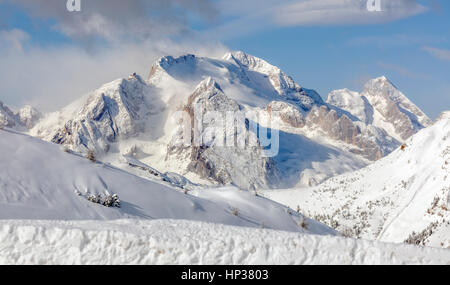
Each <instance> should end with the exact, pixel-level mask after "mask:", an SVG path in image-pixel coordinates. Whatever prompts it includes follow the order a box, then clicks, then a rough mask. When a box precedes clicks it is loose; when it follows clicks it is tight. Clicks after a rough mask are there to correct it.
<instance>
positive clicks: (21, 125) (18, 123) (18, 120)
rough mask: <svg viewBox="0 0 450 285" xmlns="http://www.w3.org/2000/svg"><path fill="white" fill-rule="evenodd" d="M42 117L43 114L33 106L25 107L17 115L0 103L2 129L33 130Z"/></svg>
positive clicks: (0, 125) (0, 124)
mask: <svg viewBox="0 0 450 285" xmlns="http://www.w3.org/2000/svg"><path fill="white" fill-rule="evenodd" d="M41 117H42V114H41V113H40V112H39V111H38V110H36V109H34V108H33V107H31V106H25V107H23V108H22V109H20V110H19V111H18V112H17V113H14V112H13V111H12V110H11V109H10V108H8V106H6V105H5V104H3V103H2V102H1V101H0V128H1V127H8V128H15V129H20V130H26V129H31V128H32V127H34V126H35V125H36V123H37V122H38V121H39V120H40V119H41Z"/></svg>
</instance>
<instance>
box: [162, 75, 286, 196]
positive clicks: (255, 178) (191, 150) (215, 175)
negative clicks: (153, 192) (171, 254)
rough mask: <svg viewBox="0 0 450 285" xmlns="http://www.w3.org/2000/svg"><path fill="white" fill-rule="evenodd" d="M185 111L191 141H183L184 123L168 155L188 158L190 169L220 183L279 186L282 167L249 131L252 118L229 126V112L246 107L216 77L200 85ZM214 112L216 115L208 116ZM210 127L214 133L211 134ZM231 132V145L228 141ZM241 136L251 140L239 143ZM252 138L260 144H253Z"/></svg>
mask: <svg viewBox="0 0 450 285" xmlns="http://www.w3.org/2000/svg"><path fill="white" fill-rule="evenodd" d="M183 110H184V111H185V112H186V113H187V114H188V115H189V120H190V122H189V123H190V124H189V125H190V130H189V131H190V135H191V137H190V141H189V143H187V144H184V145H183V144H180V143H179V141H180V137H182V136H183V131H184V130H183V128H184V127H185V125H184V124H180V126H179V129H178V130H177V131H176V132H175V135H174V137H173V138H172V143H171V144H169V146H168V152H167V155H168V156H172V157H173V156H176V157H178V159H179V160H184V159H186V158H187V159H188V160H189V164H188V166H187V171H190V172H194V173H197V174H198V175H199V176H201V177H202V178H204V179H209V180H212V181H214V182H216V183H219V184H234V185H237V186H238V187H240V188H244V189H255V188H261V187H264V188H268V187H271V186H272V185H276V183H277V182H278V180H279V173H278V169H277V167H276V165H275V163H274V161H273V160H272V159H271V158H269V157H265V156H264V155H263V151H264V149H263V148H262V147H260V146H259V143H258V142H257V141H258V138H257V135H256V134H254V133H252V132H250V131H249V128H248V121H247V122H246V120H245V118H243V120H241V121H238V120H234V119H233V121H232V124H231V125H227V122H230V121H227V115H230V114H233V115H236V114H238V113H239V112H240V111H242V110H243V107H242V106H240V105H239V104H238V103H237V102H236V101H234V100H231V99H230V98H228V97H227V96H226V95H225V94H224V92H223V90H222V89H221V87H220V86H219V85H218V84H217V83H216V82H215V81H214V80H213V79H212V78H210V77H209V78H207V79H205V80H204V81H202V82H201V83H200V84H199V85H198V86H197V88H196V89H195V91H194V93H193V94H191V95H190V96H189V97H188V99H187V103H186V105H184V106H183ZM211 114H212V115H214V116H213V117H209V118H207V116H209V115H211ZM233 118H235V117H233ZM218 121H220V123H219V122H218ZM218 123H219V124H218ZM208 128H210V129H211V130H214V132H213V133H208V131H207V130H208ZM229 135H231V137H232V139H231V140H230V141H231V144H229V142H227V141H226V139H227V136H229ZM239 136H243V137H242V138H243V139H244V140H246V141H247V143H246V142H243V144H242V145H239V142H238V140H239ZM251 139H254V140H255V141H256V142H257V144H256V145H253V146H251V145H249V144H248V141H249V140H251Z"/></svg>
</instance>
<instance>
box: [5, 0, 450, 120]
mask: <svg viewBox="0 0 450 285" xmlns="http://www.w3.org/2000/svg"><path fill="white" fill-rule="evenodd" d="M81 1H82V2H81V3H82V12H72V13H69V12H68V11H67V10H66V8H65V5H66V1H65V0H49V1H43V0H37V1H30V0H17V1H9V0H0V19H2V20H0V51H1V52H2V53H1V54H0V63H1V61H3V63H4V64H3V65H0V78H3V79H0V100H2V101H5V103H7V104H8V103H9V104H11V105H13V106H19V105H21V104H24V103H30V104H34V105H39V106H38V107H41V108H44V109H45V108H46V106H49V107H48V109H52V108H57V107H61V106H62V105H64V104H67V103H69V102H70V101H71V100H73V99H74V98H75V97H77V96H79V95H80V94H82V93H84V92H87V91H89V90H90V89H92V88H95V87H97V86H98V85H100V84H102V83H105V82H106V81H108V80H113V79H115V76H125V74H127V73H128V72H130V71H131V72H132V71H138V72H143V73H145V72H146V71H147V69H149V68H150V66H151V64H152V60H154V58H156V57H157V56H160V55H163V54H165V53H173V54H175V55H177V54H180V53H183V52H197V53H199V54H201V55H211V56H218V55H220V54H221V53H222V52H223V51H225V50H227V49H231V50H243V51H245V52H247V53H250V54H253V55H255V56H258V57H261V58H263V59H265V60H267V61H269V62H270V63H272V64H274V65H277V66H279V67H280V68H281V69H283V70H284V71H286V72H287V73H288V74H289V75H291V76H292V77H293V78H294V79H295V80H296V81H297V82H298V83H299V84H301V85H302V86H305V87H307V88H313V89H316V90H317V91H318V92H319V93H320V94H321V95H322V96H323V97H326V96H327V94H328V93H329V92H330V91H331V90H333V89H340V88H345V87H347V88H350V89H353V90H356V91H360V90H361V89H362V88H363V85H364V83H365V82H366V81H368V80H369V79H370V78H374V77H378V76H381V75H386V76H387V77H388V78H389V79H390V80H391V81H392V82H393V83H394V84H395V85H397V87H399V89H400V90H401V91H403V92H404V93H405V94H406V95H407V96H408V97H409V98H410V99H411V100H413V102H415V103H416V104H417V105H418V106H419V107H420V108H422V109H423V110H424V111H425V112H426V113H427V114H429V116H430V117H432V118H435V117H437V115H438V114H439V113H440V112H441V111H443V110H448V109H450V79H449V74H450V17H449V13H450V1H438V0H436V1H431V0H429V1H414V0H391V1H388V0H380V1H382V2H381V4H382V7H383V11H382V12H370V13H369V12H368V11H366V10H364V9H365V6H364V5H365V0H315V1H314V2H313V1H312V0H303V1H302V0H299V1H290V0H289V1H273V0H268V1H256V0H247V1H244V0H241V1H235V0H228V1H217V0H216V1H207V0H192V1H188V2H189V4H186V2H180V0H170V1H162V0H158V1H145V2H144V1H141V0H132V1H116V0H110V1H109V2H108V1H106V2H105V1H102V0H97V1H95V0H91V1H92V3H94V4H91V3H86V0H84V1H83V0H81ZM107 3H109V4H107ZM149 3H150V4H149ZM167 3H169V4H167ZM392 3H393V4H392ZM125 9H126V10H125ZM123 11H127V12H123ZM77 13H78V14H77ZM55 69H61V70H60V71H58V73H63V74H64V72H66V76H64V75H61V74H57V75H55V74H54V70H55ZM48 73H50V75H49V74H48ZM54 78H57V79H58V80H53V81H52V79H54ZM70 78H72V79H73V82H75V83H74V84H73V86H70V87H68V86H69V84H70V82H71V81H70ZM2 80H3V82H2ZM55 81H56V82H55ZM18 86H19V87H18ZM77 94H78V95H77ZM41 98H46V99H48V100H41ZM44 101H45V103H43V102H44ZM47 101H51V103H49V102H47Z"/></svg>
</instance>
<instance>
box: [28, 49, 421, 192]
mask: <svg viewBox="0 0 450 285" xmlns="http://www.w3.org/2000/svg"><path fill="white" fill-rule="evenodd" d="M383 90H384V89H383ZM389 90H390V89H389ZM389 92H390V91H389ZM389 92H388V93H389ZM391 93H395V92H394V91H392V92H391ZM383 94H384V93H383ZM389 94H390V93H389ZM399 94H400V93H399ZM399 94H397V93H395V94H394V95H395V96H396V97H395V96H394V95H392V94H391V95H392V96H391V95H389V96H391V97H392V98H394V97H395V98H397V97H398V98H400V97H401V96H400V95H399ZM402 96H403V95H402ZM334 97H336V98H335V100H334V101H336V102H334V101H332V100H331V99H330V100H329V102H328V103H325V102H324V101H323V100H322V98H321V97H320V96H319V95H318V94H317V93H316V92H315V91H313V90H310V89H306V88H304V87H302V86H300V85H299V84H298V83H296V82H294V80H293V79H292V78H291V77H290V76H288V75H287V74H285V73H284V72H283V71H281V70H280V69H279V68H278V67H275V66H273V65H271V64H269V63H268V62H266V61H264V60H262V59H259V58H257V57H254V56H251V55H248V54H245V53H243V52H231V53H227V54H226V55H224V57H223V58H221V59H213V58H207V57H197V56H195V55H185V56H180V57H178V58H174V57H172V56H165V57H162V58H160V59H159V60H157V61H156V62H155V63H154V64H153V66H152V68H151V70H150V74H149V76H148V79H147V81H144V80H143V79H142V78H141V77H140V76H139V75H136V74H133V75H131V76H130V77H129V78H127V79H119V80H115V81H113V82H111V83H108V84H105V85H103V86H102V87H100V88H99V89H97V90H95V91H93V92H92V93H91V94H88V95H87V96H85V97H83V98H81V99H79V100H78V101H76V102H74V103H72V104H70V105H69V106H67V107H65V108H63V109H62V110H61V111H59V112H56V113H52V114H47V115H46V116H45V118H44V119H42V120H41V121H40V123H39V124H38V125H37V126H35V127H34V128H33V129H32V130H31V132H30V133H31V134H32V135H33V136H37V137H39V138H42V139H44V140H47V141H52V142H55V143H58V144H63V145H66V146H67V147H69V148H71V149H72V150H75V151H80V152H87V151H88V150H92V151H94V152H95V153H96V155H97V156H98V157H101V159H102V160H104V161H107V162H110V163H112V164H114V165H115V166H117V167H121V168H126V169H127V170H128V171H130V169H129V166H130V165H129V163H123V162H124V160H125V161H126V160H127V159H128V158H130V157H131V158H133V159H135V160H138V161H140V162H141V163H144V164H145V165H147V166H150V167H152V168H154V169H157V170H158V171H160V172H172V173H178V174H180V175H182V176H184V177H185V178H187V179H189V180H191V181H192V182H193V183H200V184H232V185H236V186H238V187H240V188H244V189H254V188H280V187H294V186H301V185H316V184H317V183H320V182H322V181H324V180H325V179H327V178H330V177H333V176H335V175H338V174H342V173H345V172H348V171H353V170H356V169H359V168H361V167H363V166H366V165H367V164H368V163H370V161H374V160H377V159H379V158H381V157H383V156H385V155H387V154H389V153H390V152H392V151H393V150H394V149H395V148H397V147H398V146H399V145H400V142H399V140H398V139H395V138H394V135H396V134H394V135H393V136H390V135H389V134H390V133H389V131H390V129H389V128H385V126H386V124H387V123H386V124H384V125H383V124H378V125H377V124H374V123H373V122H372V121H370V120H366V118H365V117H364V118H363V117H361V116H358V114H357V115H354V114H352V112H350V111H351V109H352V108H347V106H346V105H345V104H340V103H339V100H341V99H340V98H339V96H338V94H336V96H334ZM391 97H389V98H391ZM403 97H404V96H403ZM403 97H401V98H402V100H403V101H401V102H400V101H399V99H398V100H397V99H396V100H397V101H395V102H397V103H398V102H400V103H398V104H397V103H396V104H397V105H398V106H400V107H399V108H401V110H402V112H403V110H406V109H408V108H409V107H408V106H409V105H408V104H407V99H406V97H405V98H403ZM392 100H394V99H392ZM194 101H195V102H194ZM408 102H409V101H408ZM193 103H195V104H197V103H199V104H202V105H203V107H202V108H203V111H210V112H216V113H220V114H225V113H227V112H238V111H241V112H256V113H258V114H259V115H258V116H260V118H261V116H263V115H261V114H266V115H264V116H266V117H269V118H270V119H271V120H272V122H274V123H276V124H274V125H271V124H269V123H266V124H265V123H263V122H257V124H258V125H259V127H263V128H268V132H269V133H271V131H272V130H273V131H275V132H278V133H279V145H275V146H276V147H277V148H278V152H277V153H276V155H274V156H272V157H268V158H267V157H264V156H263V155H262V154H265V153H267V152H266V150H265V148H266V147H257V148H252V149H250V148H245V149H241V148H239V147H237V145H234V146H230V145H227V146H226V147H224V146H220V138H219V139H217V138H216V139H215V140H211V141H209V143H210V145H209V146H208V147H206V148H198V147H197V148H196V147H193V146H192V145H191V147H189V148H187V147H182V148H180V147H174V142H176V141H177V139H179V138H178V137H179V136H180V132H181V133H182V132H183V129H182V128H183V127H182V126H180V124H185V123H186V121H182V120H181V121H180V118H178V117H177V116H176V115H177V114H179V112H180V111H184V112H186V111H189V110H190V108H192V107H193V106H192V104H193ZM374 104H375V103H374ZM397 105H396V106H397ZM349 110H350V111H349ZM399 110H400V109H399ZM408 110H412V109H411V108H409V109H408ZM413 111H414V112H415V113H418V112H419V111H417V110H415V109H414V110H413ZM416 111H417V112H416ZM411 112H412V111H411ZM391 113H392V112H390V113H389V114H391ZM402 114H403V113H402ZM191 117H192V114H191ZM398 117H401V118H403V117H402V116H401V115H392V116H387V115H386V116H385V117H384V119H386V122H388V123H392V124H393V125H395V126H397V125H398V124H397V121H395V120H397V118H398ZM277 118H279V119H277ZM390 120H392V122H391V121H390ZM192 122H194V121H192ZM252 122H253V121H252V120H248V118H247V120H246V121H245V122H243V121H242V122H241V127H243V125H244V124H245V129H244V127H243V128H242V129H243V130H244V131H245V132H246V133H248V134H247V139H248V140H250V139H251V137H252V136H254V137H256V140H260V141H259V142H262V140H261V139H262V138H261V137H260V136H259V134H255V133H254V132H253V134H252V129H251V127H249V126H248V124H249V123H252ZM191 127H192V126H191ZM418 129H419V128H417V129H413V130H412V131H411V132H415V131H416V130H418ZM224 131H227V129H226V128H224ZM228 131H230V129H228ZM235 132H237V131H235ZM248 136H250V137H248ZM248 140H247V141H248ZM274 143H275V142H274ZM270 145H271V146H272V147H273V146H274V144H270ZM131 171H132V170H131ZM136 174H139V175H140V173H137V172H136ZM281 176H283V179H280V177H281Z"/></svg>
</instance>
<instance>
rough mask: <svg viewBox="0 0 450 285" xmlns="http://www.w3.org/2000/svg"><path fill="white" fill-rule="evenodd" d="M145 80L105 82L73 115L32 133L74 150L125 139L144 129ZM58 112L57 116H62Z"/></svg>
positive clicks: (101, 149) (148, 105)
mask: <svg viewBox="0 0 450 285" xmlns="http://www.w3.org/2000/svg"><path fill="white" fill-rule="evenodd" d="M148 93H149V90H148V86H147V84H146V83H145V82H144V81H143V80H142V79H141V78H140V77H139V76H138V75H133V76H130V78H128V79H120V80H116V81H113V82H111V83H109V84H106V85H104V86H102V87H101V88H99V89H98V90H96V91H94V92H93V93H92V94H90V95H89V96H88V98H87V99H86V101H85V102H84V103H83V104H82V106H81V107H80V109H77V110H73V116H70V117H69V118H68V119H67V120H64V119H61V120H59V122H55V123H59V124H60V126H59V127H57V129H54V130H53V131H50V132H48V130H47V129H46V127H47V126H46V124H42V125H38V126H37V127H36V128H35V129H33V131H32V133H33V134H35V135H37V136H43V137H44V138H45V139H47V140H50V141H52V142H55V143H58V144H64V145H68V146H70V147H72V148H73V149H75V150H79V151H86V150H88V149H89V150H93V151H95V152H97V153H106V152H108V150H109V148H110V146H111V144H112V143H115V142H117V141H118V140H119V138H120V139H128V138H131V137H133V136H137V135H138V134H140V133H142V132H144V131H145V127H146V124H147V123H149V122H148V121H147V120H148V117H149V115H150V114H151V112H152V104H153V103H152V102H151V100H150V99H151V98H149V97H148V96H147V95H148ZM64 112H69V111H68V110H65V111H62V112H60V114H59V115H57V116H58V117H61V118H63V115H64V114H63V113H64Z"/></svg>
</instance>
